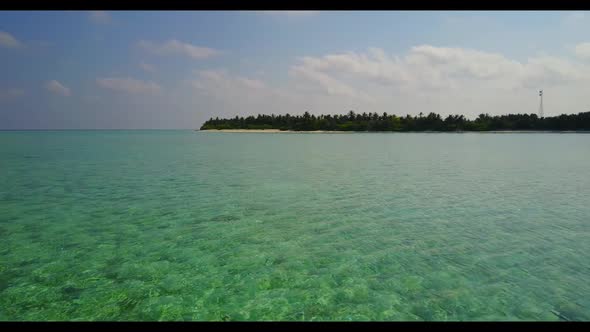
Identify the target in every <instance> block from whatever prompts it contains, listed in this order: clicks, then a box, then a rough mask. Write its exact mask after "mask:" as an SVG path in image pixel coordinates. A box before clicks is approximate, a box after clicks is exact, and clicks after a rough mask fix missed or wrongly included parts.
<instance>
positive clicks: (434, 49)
mask: <svg viewBox="0 0 590 332" xmlns="http://www.w3.org/2000/svg"><path fill="white" fill-rule="evenodd" d="M587 31H590V13H588V12H549V11H539V12H523V11H514V12H493V11H485V12H465V11H461V12H453V11H438V12H428V11H329V12H259V11H250V12H247V11H228V12H224V11H215V12H206V11H205V12H194V11H186V12H175V11H161V12H157V11H149V12H142V11H113V12H83V11H68V12H55V11H54V12H7V11H6V12H0V69H1V71H2V75H1V76H0V129H41V128H48V129H59V128H64V129H66V128H72V129H79V128H90V129H97V128H131V129H136V128H137V129H139V128H162V129H167V128H198V127H199V126H200V125H201V123H202V122H203V121H205V120H206V119H208V118H209V117H215V116H220V117H227V116H232V117H233V116H235V115H249V114H257V113H275V114H278V113H282V114H284V113H291V114H293V113H303V112H304V111H310V112H312V113H316V114H320V113H344V112H347V111H348V110H350V109H354V110H356V111H359V112H388V113H393V114H398V115H405V114H418V113H420V112H424V113H427V112H430V111H434V112H438V113H441V114H443V115H444V114H457V113H461V114H466V115H468V116H476V115H477V114H480V113H486V112H487V113H490V114H502V113H525V112H526V113H533V112H536V111H537V107H538V99H537V98H538V95H537V90H538V89H544V90H545V101H544V103H545V114H546V115H555V114H561V113H577V112H582V111H588V110H590V100H588V97H587V96H590V91H589V90H590V43H589V42H590V36H588V34H587Z"/></svg>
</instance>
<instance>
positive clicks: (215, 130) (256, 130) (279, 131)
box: [199, 129, 354, 134]
mask: <svg viewBox="0 0 590 332" xmlns="http://www.w3.org/2000/svg"><path fill="white" fill-rule="evenodd" d="M199 131H207V132H223V133H271V134H272V133H284V134H289V133H297V134H346V133H354V131H327V130H314V131H295V130H279V129H205V130H199Z"/></svg>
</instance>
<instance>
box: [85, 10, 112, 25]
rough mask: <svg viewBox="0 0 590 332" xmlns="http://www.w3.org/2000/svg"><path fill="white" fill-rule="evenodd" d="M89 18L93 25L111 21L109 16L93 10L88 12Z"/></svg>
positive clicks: (101, 11)
mask: <svg viewBox="0 0 590 332" xmlns="http://www.w3.org/2000/svg"><path fill="white" fill-rule="evenodd" d="M89 17H90V20H91V21H92V22H94V23H100V24H107V23H111V21H112V18H111V15H110V14H109V13H107V12H106V11H103V10H93V11H91V12H90V16H89Z"/></svg>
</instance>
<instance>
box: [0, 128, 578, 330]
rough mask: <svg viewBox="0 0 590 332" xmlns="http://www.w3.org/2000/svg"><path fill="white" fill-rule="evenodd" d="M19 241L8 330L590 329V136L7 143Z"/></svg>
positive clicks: (5, 298) (148, 134) (67, 138)
mask: <svg viewBox="0 0 590 332" xmlns="http://www.w3.org/2000/svg"><path fill="white" fill-rule="evenodd" d="M0 239H1V241H0V320H560V319H561V320H563V319H570V320H590V256H589V253H590V135H583V134H392V133H388V134H346V135H331V134H264V133H262V134H254V133H245V134H235V133H232V134H228V133H199V132H193V131H88V132H84V131H62V132H0ZM559 316H562V317H561V318H560V317H559Z"/></svg>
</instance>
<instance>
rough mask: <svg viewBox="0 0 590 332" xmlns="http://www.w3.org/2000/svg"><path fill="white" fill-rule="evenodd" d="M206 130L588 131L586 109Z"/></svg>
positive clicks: (242, 123) (230, 124)
mask: <svg viewBox="0 0 590 332" xmlns="http://www.w3.org/2000/svg"><path fill="white" fill-rule="evenodd" d="M200 129H201V130H207V129H279V130H293V131H314V130H324V131H491V130H494V131H495V130H560V131H562V130H575V131H585V130H590V112H584V113H578V114H562V115H559V116H554V117H543V118H539V117H538V116H537V115H536V114H507V115H495V116H491V115H489V114H480V115H479V116H478V117H477V118H476V119H475V120H470V119H467V118H466V117H465V116H463V115H449V116H447V117H446V118H444V119H443V118H442V117H441V116H440V115H439V114H436V113H429V114H428V115H426V116H424V115H423V114H422V113H420V114H419V115H418V116H411V115H409V114H408V115H406V116H396V115H388V114H387V113H383V114H378V113H362V114H361V113H355V112H354V111H349V112H348V113H346V114H342V115H340V114H335V115H330V114H328V115H323V114H322V115H318V116H316V115H314V114H310V113H309V112H307V111H306V112H305V113H304V114H303V115H302V116H300V115H290V114H288V113H287V114H285V115H275V114H271V115H261V114H258V115H257V116H248V117H245V118H244V117H238V116H236V117H234V118H231V119H219V118H217V117H216V118H215V119H213V118H211V119H209V120H208V121H206V122H205V123H204V124H203V125H202V126H201V128H200Z"/></svg>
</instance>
